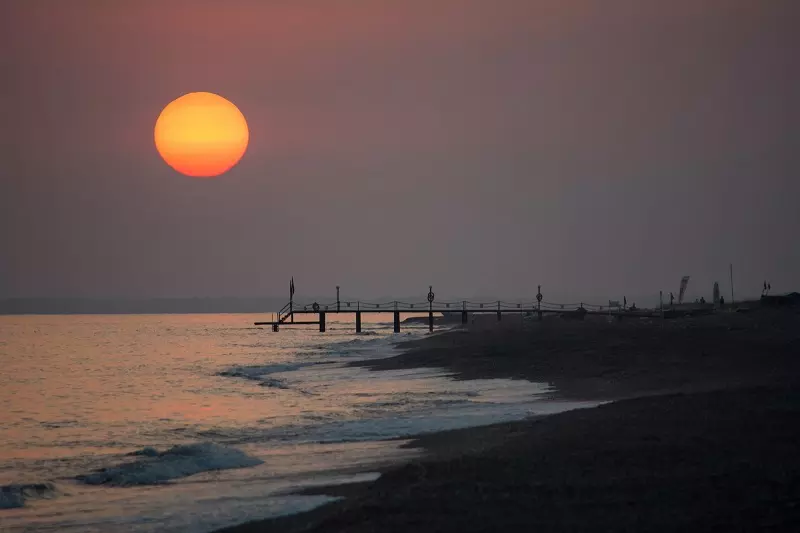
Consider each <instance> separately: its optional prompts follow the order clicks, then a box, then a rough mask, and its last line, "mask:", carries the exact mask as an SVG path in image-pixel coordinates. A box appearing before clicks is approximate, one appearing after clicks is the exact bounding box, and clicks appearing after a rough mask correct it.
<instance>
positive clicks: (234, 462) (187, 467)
mask: <svg viewBox="0 0 800 533" xmlns="http://www.w3.org/2000/svg"><path fill="white" fill-rule="evenodd" d="M134 454H135V455H137V456H141V457H142V458H141V459H138V460H136V461H134V462H129V463H122V464H119V465H117V466H113V467H110V468H104V469H102V470H100V471H98V472H94V473H91V474H86V475H81V476H77V477H76V479H77V480H78V481H82V482H83V483H86V484H89V485H113V486H130V485H153V484H157V483H164V482H167V481H170V480H173V479H178V478H182V477H187V476H191V475H193V474H199V473H200V472H207V471H209V470H227V469H231V468H246V467H250V466H257V465H260V464H262V463H263V461H262V460H261V459H257V458H255V457H251V456H249V455H247V454H246V453H244V452H243V451H241V450H237V449H236V448H229V447H227V446H221V445H219V444H214V443H213V442H200V443H196V444H183V445H178V446H173V447H172V448H170V449H169V450H167V451H165V452H161V453H158V451H157V450H155V449H153V448H150V447H147V448H144V449H142V450H140V451H139V452H134Z"/></svg>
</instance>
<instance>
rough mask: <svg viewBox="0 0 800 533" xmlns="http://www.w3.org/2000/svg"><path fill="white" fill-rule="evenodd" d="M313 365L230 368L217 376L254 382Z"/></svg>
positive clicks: (296, 364)
mask: <svg viewBox="0 0 800 533" xmlns="http://www.w3.org/2000/svg"><path fill="white" fill-rule="evenodd" d="M313 364H314V363H280V364H272V365H252V366H243V365H236V366H232V367H230V368H229V369H227V370H223V371H222V372H220V373H219V374H218V375H220V376H225V377H233V378H244V379H252V380H254V381H261V378H262V377H264V376H267V375H269V374H277V373H279V372H291V371H293V370H299V369H301V368H303V367H306V366H310V365H313Z"/></svg>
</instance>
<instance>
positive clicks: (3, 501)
mask: <svg viewBox="0 0 800 533" xmlns="http://www.w3.org/2000/svg"><path fill="white" fill-rule="evenodd" d="M57 495H58V491H57V490H56V486H55V485H53V484H52V483H26V484H16V485H3V486H0V509H16V508H19V507H24V506H25V501H26V500H34V499H36V500H41V499H50V498H55V497H56V496H57Z"/></svg>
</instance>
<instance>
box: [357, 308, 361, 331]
mask: <svg viewBox="0 0 800 533" xmlns="http://www.w3.org/2000/svg"><path fill="white" fill-rule="evenodd" d="M356 333H361V311H356Z"/></svg>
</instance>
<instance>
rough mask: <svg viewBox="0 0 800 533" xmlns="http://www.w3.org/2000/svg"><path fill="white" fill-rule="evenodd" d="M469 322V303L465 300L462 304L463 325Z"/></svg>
mask: <svg viewBox="0 0 800 533" xmlns="http://www.w3.org/2000/svg"><path fill="white" fill-rule="evenodd" d="M467 322H469V319H468V318H467V301H466V300H464V301H463V302H462V303H461V323H462V324H466V323H467Z"/></svg>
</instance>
